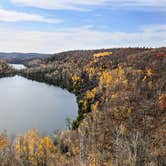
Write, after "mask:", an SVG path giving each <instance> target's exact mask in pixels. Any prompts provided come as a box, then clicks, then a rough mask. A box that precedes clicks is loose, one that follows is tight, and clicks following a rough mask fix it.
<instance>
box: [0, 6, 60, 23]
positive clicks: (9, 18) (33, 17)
mask: <svg viewBox="0 0 166 166" xmlns="http://www.w3.org/2000/svg"><path fill="white" fill-rule="evenodd" d="M0 21H3V22H17V21H36V22H45V23H60V22H61V20H59V19H50V18H46V17H43V16H41V15H37V14H28V13H24V12H17V11H9V10H4V9H0Z"/></svg>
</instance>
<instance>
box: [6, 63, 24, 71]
mask: <svg viewBox="0 0 166 166" xmlns="http://www.w3.org/2000/svg"><path fill="white" fill-rule="evenodd" d="M9 65H10V66H12V67H13V68H14V69H17V70H21V69H26V66H24V65H23V64H9Z"/></svg>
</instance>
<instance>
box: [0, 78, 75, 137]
mask: <svg viewBox="0 0 166 166" xmlns="http://www.w3.org/2000/svg"><path fill="white" fill-rule="evenodd" d="M77 111H78V105H77V103H76V97H75V95H74V94H71V93H69V92H68V91H67V90H64V89H61V88H59V87H55V86H50V85H47V84H45V83H39V82H36V81H31V80H28V79H26V78H23V77H21V76H14V77H8V78H1V79H0V131H3V130H4V129H5V130H6V131H7V132H8V134H10V135H11V134H14V135H19V134H23V133H25V132H26V131H27V130H28V129H32V128H34V129H37V130H38V131H39V132H40V133H41V134H53V132H54V131H55V129H65V119H66V118H67V117H70V118H71V119H75V118H76V116H77Z"/></svg>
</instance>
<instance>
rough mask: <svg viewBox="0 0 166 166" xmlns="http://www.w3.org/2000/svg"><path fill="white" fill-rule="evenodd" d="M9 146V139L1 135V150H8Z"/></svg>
mask: <svg viewBox="0 0 166 166" xmlns="http://www.w3.org/2000/svg"><path fill="white" fill-rule="evenodd" d="M8 144H9V142H8V140H7V138H6V137H5V136H4V135H3V134H0V149H4V148H6V147H7V146H8Z"/></svg>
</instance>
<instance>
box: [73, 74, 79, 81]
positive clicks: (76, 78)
mask: <svg viewBox="0 0 166 166" xmlns="http://www.w3.org/2000/svg"><path fill="white" fill-rule="evenodd" d="M72 80H73V81H74V82H78V81H80V77H79V76H78V75H76V74H74V75H73V76H72Z"/></svg>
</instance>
